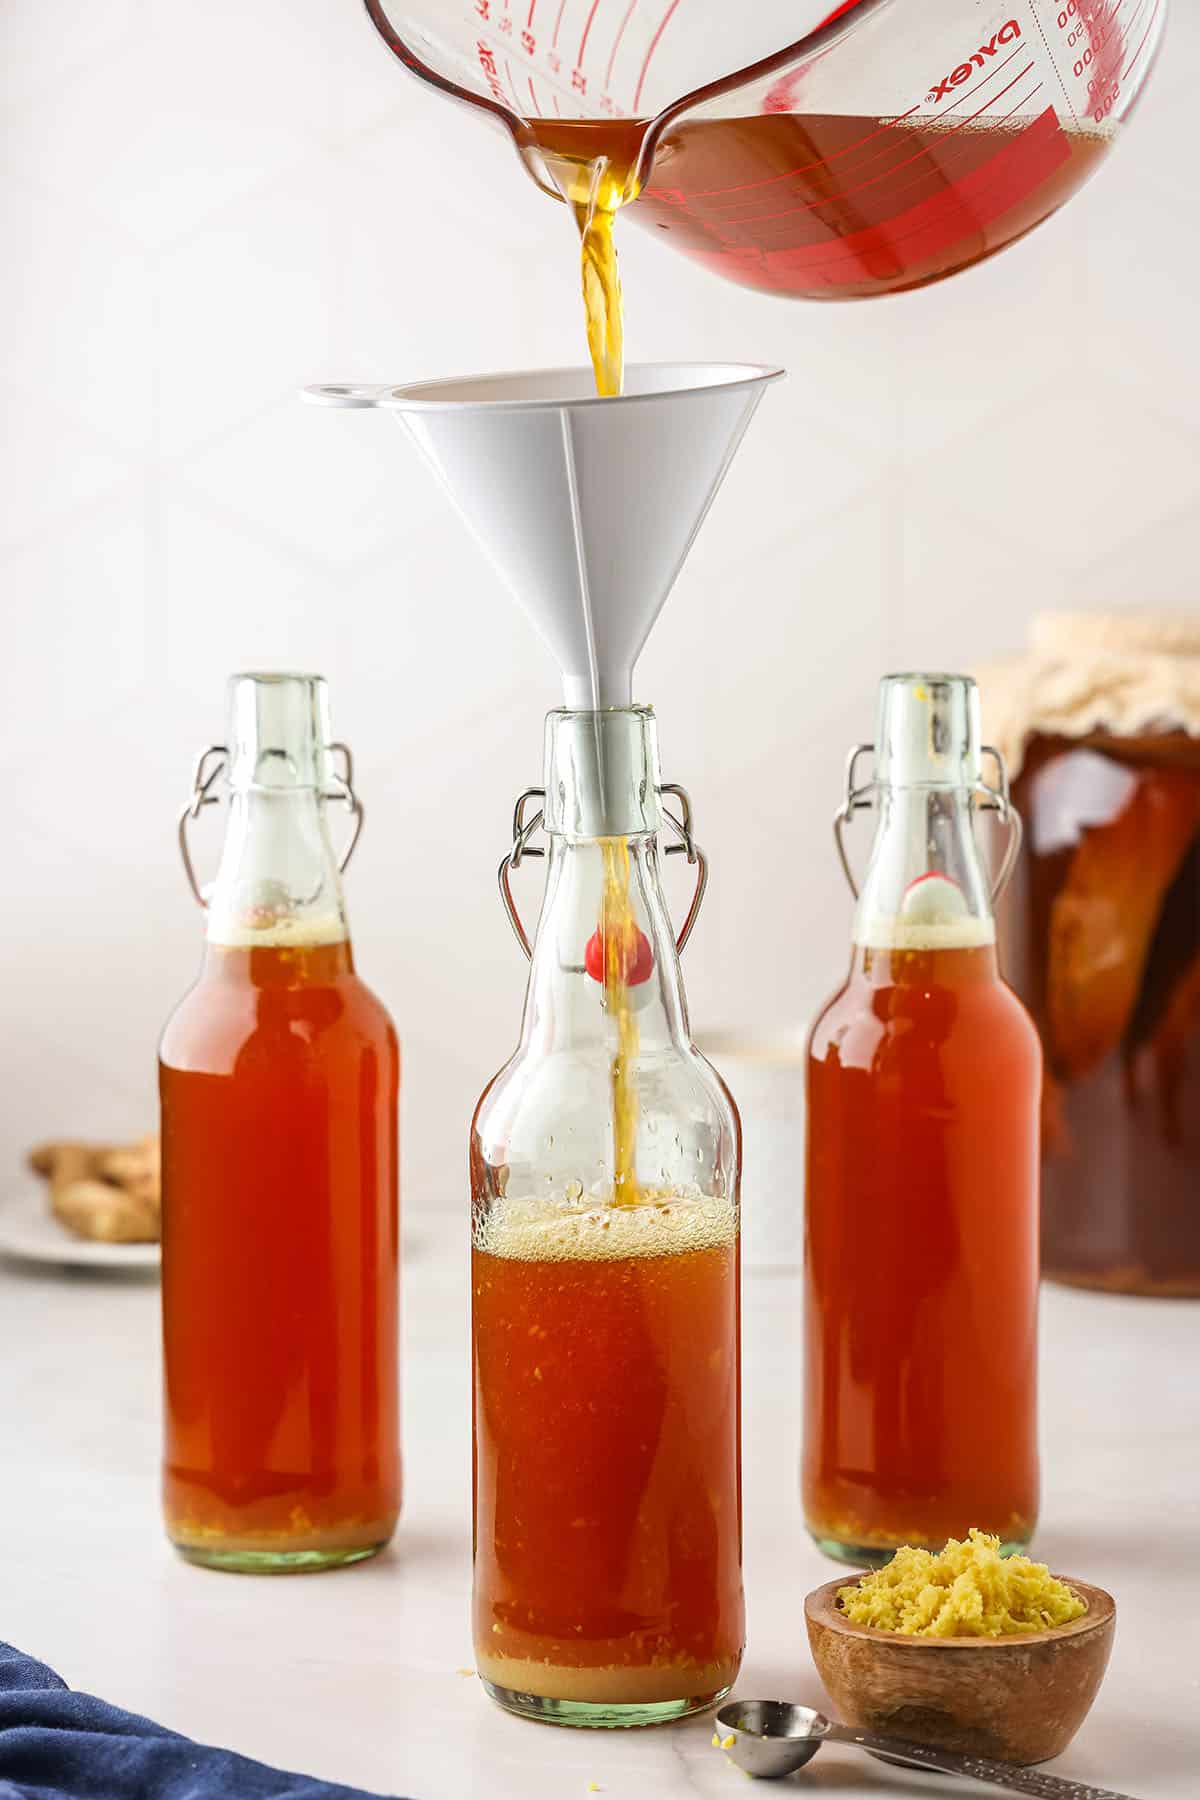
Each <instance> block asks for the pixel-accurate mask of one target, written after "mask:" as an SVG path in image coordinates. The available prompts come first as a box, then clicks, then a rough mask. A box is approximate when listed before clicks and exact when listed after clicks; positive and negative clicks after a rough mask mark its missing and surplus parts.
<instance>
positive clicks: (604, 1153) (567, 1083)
mask: <svg viewBox="0 0 1200 1800" xmlns="http://www.w3.org/2000/svg"><path fill="white" fill-rule="evenodd" d="M630 373H631V379H630V383H629V387H630V390H631V391H630V393H629V394H627V396H626V397H625V398H623V399H614V400H605V401H601V400H598V399H596V397H595V395H594V393H593V392H592V391H591V382H590V377H589V374H588V373H587V372H586V371H583V370H578V371H567V372H563V371H541V372H535V373H532V374H528V375H514V376H493V377H484V378H481V379H478V380H465V381H450V382H434V383H427V384H422V385H420V386H417V387H413V388H405V389H373V390H371V389H355V388H345V387H343V388H335V389H324V390H318V391H317V393H316V395H315V397H316V398H318V399H321V400H324V401H325V402H327V403H330V404H335V405H343V406H345V405H351V406H354V405H359V406H362V405H367V406H372V405H377V406H382V407H385V408H387V409H389V410H392V411H394V412H395V413H396V415H397V417H398V418H399V419H400V420H401V421H402V423H403V424H404V425H405V427H406V429H407V430H408V432H409V434H410V435H411V436H412V437H413V439H414V440H415V441H416V442H417V443H418V444H419V446H420V447H421V449H422V450H423V452H424V453H425V454H426V456H427V457H428V459H429V461H430V463H431V465H432V466H433V468H434V469H435V470H436V471H437V473H438V475H439V477H440V479H441V480H442V482H443V484H444V485H445V487H446V489H447V491H448V492H449V494H450V496H451V498H452V499H453V500H454V501H455V503H456V504H457V506H458V507H459V510H460V511H461V513H462V515H463V518H464V520H465V521H466V522H467V523H468V524H469V526H470V528H471V530H472V531H473V533H474V534H475V536H476V537H477V538H478V539H479V541H480V543H481V544H482V546H483V547H484V549H485V550H486V551H487V552H488V554H489V556H490V557H491V560H492V562H493V563H494V565H495V566H496V568H497V570H498V571H499V572H500V573H501V575H502V576H503V577H504V579H505V580H506V582H507V584H508V585H509V587H510V588H511V590H512V592H513V594H514V596H515V597H516V598H517V599H518V600H519V602H520V603H521V605H522V606H523V607H524V608H525V609H526V610H527V611H528V612H529V614H530V616H531V617H532V619H533V622H534V624H535V625H536V627H537V629H538V631H539V633H540V635H541V636H542V638H543V639H544V641H545V642H546V644H547V645H548V646H549V648H550V649H551V650H552V651H553V653H554V656H555V659H556V660H557V662H558V664H559V667H560V669H561V672H562V686H563V698H564V702H565V705H564V707H563V708H562V710H561V711H557V712H553V713H551V714H550V715H549V718H548V721H547V727H546V759H545V777H544V785H543V786H542V787H540V788H538V789H535V790H530V791H529V792H528V793H527V794H525V795H523V796H522V798H521V800H520V801H519V802H518V805H517V809H516V814H515V818H514V829H513V837H514V842H513V846H512V849H511V850H510V852H509V854H508V855H507V856H506V857H505V858H504V861H503V863H502V864H501V870H500V879H501V890H502V893H503V895H504V898H505V902H506V905H507V906H508V909H509V914H510V918H511V919H512V922H513V925H514V929H515V930H516V933H517V936H518V939H519V941H520V943H521V945H522V948H523V949H524V950H525V951H526V953H527V954H528V955H529V957H530V974H529V986H528V990H527V994H526V1001H525V1013H524V1022H523V1025H522V1031H521V1039H520V1043H519V1045H518V1048H517V1050H516V1052H515V1054H514V1055H513V1056H512V1058H511V1059H510V1060H509V1062H508V1063H506V1065H505V1066H504V1068H503V1069H502V1070H501V1071H500V1073H499V1074H498V1075H497V1076H496V1077H495V1079H494V1080H493V1081H492V1082H491V1083H490V1085H489V1086H488V1088H487V1089H486V1091H485V1092H484V1095H483V1097H482V1099H481V1100H480V1102H479V1105H478V1108H477V1110H476V1114H475V1118H474V1122H473V1125H472V1130H471V1144H470V1168H471V1238H472V1307H473V1331H472V1341H473V1360H474V1383H475V1386H474V1399H475V1406H474V1421H475V1457H474V1504H475V1546H476V1548H475V1598H474V1617H475V1657H476V1664H477V1667H478V1669H479V1672H480V1675H481V1677H482V1679H483V1681H484V1683H485V1685H486V1687H487V1689H488V1692H489V1693H490V1694H491V1695H492V1696H493V1697H494V1698H495V1699H496V1700H498V1701H499V1702H500V1703H501V1704H502V1705H504V1706H506V1707H507V1708H509V1709H510V1710H512V1711H514V1712H517V1713H522V1714H525V1715H527V1716H531V1717H536V1718H541V1719H553V1720H556V1721H558V1722H560V1723H568V1724H579V1725H597V1726H614V1725H637V1724H652V1723H657V1722H659V1721H662V1720H665V1719H671V1718H679V1717H682V1716H684V1715H686V1714H688V1713H690V1712H694V1711H696V1710H698V1709H700V1708H703V1707H705V1706H708V1705H710V1704H711V1703H712V1702H713V1701H714V1700H715V1699H716V1698H717V1697H719V1696H720V1695H722V1694H724V1693H726V1692H727V1691H728V1689H729V1688H730V1686H731V1685H732V1683H733V1681H734V1679H735V1677H736V1675H737V1671H738V1667H739V1664H740V1661H741V1654H742V1642H743V1636H744V1614H743V1600H742V1579H741V1493H740V1445H739V1407H740V1399H739V1394H740V1389H739V1324H738V1207H739V1184H740V1175H741V1132H740V1126H739V1122H738V1117H737V1112H736V1109H735V1107H734V1104H733V1102H732V1100H731V1099H730V1096H729V1094H728V1092H727V1090H726V1089H725V1087H724V1084H723V1083H722V1082H721V1080H720V1078H719V1076H718V1075H717V1074H716V1073H715V1071H714V1070H713V1069H712V1068H711V1067H710V1066H709V1064H708V1063H707V1062H705V1060H704V1058H703V1057H702V1056H701V1055H700V1054H699V1052H698V1051H697V1050H696V1048H695V1046H694V1045H693V1043H692V1041H691V1034H690V1029H689V1025H688V1017H687V1007H686V1002H685V1000H684V994H683V986H682V981H681V978H680V971H679V951H680V950H681V949H682V947H683V945H684V943H685V942H686V940H687V937H688V934H689V932H690V930H691V928H692V925H693V924H694V922H695V919H696V916H697V913H698V910H699V905H700V901H701V899H702V897H703V892H704V884H705V881H706V878H707V865H706V863H705V861H704V858H703V855H702V853H701V852H700V850H699V848H698V846H697V844H696V842H695V839H694V837H693V834H692V827H691V807H690V802H689V801H688V798H687V795H686V793H685V792H684V791H683V790H682V789H680V788H675V787H671V786H669V785H667V784H665V783H664V782H663V780H662V777H661V773H660V769H659V759H658V741H657V726H656V724H655V719H654V715H653V713H652V712H651V711H650V709H649V708H648V707H643V706H635V705H634V704H633V701H632V694H633V669H634V665H635V663H636V661H637V658H638V656H639V654H640V652H641V649H642V647H643V645H644V643H645V641H646V638H647V636H648V634H649V632H650V630H651V628H652V626H653V624H654V621H655V619H656V618H657V616H658V614H659V612H660V610H661V608H662V606H663V604H664V602H665V600H666V598H667V595H668V594H669V592H670V590H671V587H672V584H673V583H674V580H675V577H676V575H677V573H678V571H679V568H680V566H681V564H682V562H683V560H684V557H685V556H686V555H687V552H688V550H689V549H690V547H691V544H692V541H693V539H694V537H695V535H696V532H697V530H698V529H699V526H700V523H701V521H702V520H703V518H704V516H705V513H706V512H707V510H708V507H709V504H710V503H711V501H712V499H713V496H714V495H715V493H716V491H717V489H718V487H719V486H720V483H721V479H722V477H723V475H724V473H725V470H726V469H727V468H728V466H729V463H730V461H731V460H732V457H733V455H734V452H735V450H736V448H737V445H738V443H739V441H740V439H741V436H742V433H743V432H744V431H745V429H746V426H747V425H748V424H749V421H750V419H751V417H752V416H753V413H754V411H755V408H756V406H757V404H758V401H759V399H760V397H761V395H762V392H763V389H764V388H765V386H766V384H767V383H768V382H769V381H771V380H773V379H774V378H775V377H776V376H777V375H778V373H779V371H777V370H770V369H762V368H744V367H737V366H730V365H711V366H706V367H693V368H688V367H679V366H670V365H664V366H656V367H651V368H641V369H634V370H632V371H631V372H630ZM614 520H620V521H621V529H620V530H616V531H615V530H614V529H613V521H614ZM539 828H544V832H545V835H546V837H547V838H548V840H549V855H548V861H547V874H546V886H545V893H544V897H543V903H542V911H541V918H540V922H539V925H538V929H537V932H536V936H535V939H534V942H533V943H532V944H531V943H530V941H529V939H528V937H527V936H526V933H525V929H524V926H523V925H522V924H521V921H520V917H519V914H518V912H517V909H516V904H515V901H514V899H513V888H512V880H511V877H512V873H513V871H514V870H515V869H516V868H517V867H518V866H519V865H520V864H521V863H522V862H523V861H524V860H525V858H527V857H529V856H541V855H543V854H544V852H543V851H542V849H541V847H540V844H539V842H538V840H537V833H538V830H539ZM663 830H666V831H667V832H669V833H670V842H668V844H667V845H666V852H667V854H670V852H671V850H672V849H677V850H678V851H680V852H681V853H682V854H685V855H686V857H687V860H688V862H689V864H690V865H691V866H692V867H693V868H694V869H695V870H696V874H697V882H696V890H695V897H694V899H693V903H692V907H691V910H690V912H689V913H688V915H687V918H686V920H685V922H684V925H683V928H682V930H681V931H680V933H679V936H678V941H677V940H676V935H675V932H674V930H673V928H672V925H671V922H670V918H669V915H668V911H667V906H666V901H665V899H664V896H663V891H662V887H661V884H660V879H659V863H660V843H659V839H660V833H661V832H662V831H663Z"/></svg>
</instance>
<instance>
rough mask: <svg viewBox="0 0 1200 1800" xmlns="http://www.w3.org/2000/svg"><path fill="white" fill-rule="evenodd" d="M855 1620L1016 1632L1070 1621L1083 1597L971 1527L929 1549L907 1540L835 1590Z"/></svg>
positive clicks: (935, 1631)
mask: <svg viewBox="0 0 1200 1800" xmlns="http://www.w3.org/2000/svg"><path fill="white" fill-rule="evenodd" d="M838 1606H839V1607H840V1609H841V1611H842V1612H843V1613H844V1614H845V1616H846V1618H847V1619H848V1620H849V1621H850V1623H851V1624H853V1625H868V1626H870V1627H871V1628H872V1629H873V1630H875V1631H894V1632H898V1633H899V1634H900V1635H901V1636H904V1637H993V1638H996V1637H1016V1636H1018V1635H1019V1634H1020V1633H1022V1632H1030V1631H1049V1630H1052V1629H1053V1628H1054V1627H1055V1626H1057V1625H1069V1624H1071V1622H1072V1621H1073V1620H1075V1619H1080V1618H1082V1617H1083V1615H1084V1613H1086V1611H1087V1607H1086V1605H1085V1604H1084V1602H1083V1601H1082V1600H1081V1599H1080V1598H1079V1596H1078V1594H1075V1593H1073V1592H1072V1591H1071V1589H1070V1588H1069V1587H1068V1586H1067V1585H1066V1583H1065V1582H1062V1581H1059V1580H1058V1579H1057V1577H1055V1576H1054V1575H1051V1573H1050V1571H1049V1569H1048V1568H1047V1567H1046V1565H1045V1563H1035V1562H1031V1561H1030V1560H1029V1558H1028V1557H1027V1556H1009V1557H1002V1556H1001V1555H1000V1539H999V1538H995V1537H988V1536H987V1535H986V1533H984V1532H982V1531H975V1530H971V1531H970V1532H969V1533H968V1534H967V1537H966V1539H965V1540H964V1541H963V1542H961V1543H960V1542H959V1540H958V1539H957V1538H951V1539H950V1542H949V1543H948V1544H947V1545H946V1548H945V1549H944V1550H942V1551H940V1552H939V1553H938V1555H936V1556H935V1555H934V1554H933V1552H932V1551H930V1550H914V1549H912V1548H910V1547H909V1546H907V1545H906V1546H905V1548H904V1549H903V1550H897V1552H896V1554H895V1556H894V1557H893V1558H892V1560H891V1562H890V1563H888V1564H887V1565H886V1566H885V1567H884V1568H882V1569H878V1570H876V1572H875V1573H874V1574H873V1575H864V1576H863V1578H862V1580H861V1581H860V1582H857V1583H856V1584H855V1585H854V1586H853V1587H844V1588H839V1589H838Z"/></svg>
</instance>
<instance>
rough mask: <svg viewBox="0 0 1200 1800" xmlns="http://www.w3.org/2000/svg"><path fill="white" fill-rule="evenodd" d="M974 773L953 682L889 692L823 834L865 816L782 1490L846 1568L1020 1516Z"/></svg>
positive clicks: (1013, 1145)
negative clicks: (867, 824) (794, 1448)
mask: <svg viewBox="0 0 1200 1800" xmlns="http://www.w3.org/2000/svg"><path fill="white" fill-rule="evenodd" d="M987 754H989V755H992V754H994V753H992V752H988V753H987ZM983 756H984V751H983V750H982V748H981V745H980V730H979V699H978V694H977V692H976V689H975V684H974V683H973V682H972V681H969V680H968V679H966V678H965V677H962V676H942V675H924V676H922V675H896V676H889V677H888V678H887V679H886V680H885V681H884V683H883V687H882V695H881V708H880V724H879V736H878V745H877V747H875V778H874V781H873V783H872V784H871V785H870V787H869V788H868V789H865V790H859V789H856V788H855V785H854V774H853V768H852V772H851V780H850V793H849V794H848V796H847V803H846V808H845V810H844V812H843V815H842V818H841V819H840V820H839V834H840V826H841V824H842V823H844V822H845V821H846V820H847V819H848V818H849V817H850V814H851V813H852V812H853V811H854V810H855V809H857V808H858V807H861V806H862V805H864V804H867V803H870V804H873V805H874V807H875V809H876V813H877V826H876V834H875V842H874V848H873V850H872V854H871V860H870V864H869V867H868V871H867V875H866V879H865V882H864V884H863V889H862V893H861V896H860V898H859V902H858V909H857V913H856V916H855V925H854V944H853V949H852V953H851V963H850V973H849V977H848V979H847V981H846V983H845V985H844V986H843V987H842V988H841V989H840V990H839V991H838V993H837V994H836V995H835V996H834V998H833V999H832V1000H831V1001H830V1002H829V1004H828V1005H827V1006H826V1008H825V1010H824V1011H823V1012H822V1013H821V1015H820V1017H819V1018H818V1020H817V1022H816V1025H815V1026H814V1028H813V1031H812V1036H811V1039H810V1042H809V1052H808V1170H807V1207H806V1226H805V1371H804V1394H805V1423H804V1456H803V1488H804V1507H805V1514H806V1517H807V1522H808V1527H809V1530H810V1531H811V1533H812V1535H813V1537H814V1538H815V1540H816V1542H817V1543H818V1544H819V1545H820V1547H821V1548H822V1549H823V1550H825V1551H827V1552H828V1553H829V1554H830V1555H831V1556H835V1557H839V1558H841V1559H842V1560H844V1561H846V1562H853V1563H860V1564H862V1563H865V1564H877V1563H880V1562H883V1561H886V1560H887V1558H888V1557H889V1556H890V1555H891V1554H892V1552H893V1551H894V1550H895V1549H896V1548H897V1547H898V1546H899V1545H901V1544H914V1545H920V1546H925V1547H927V1548H931V1549H938V1548H941V1546H942V1545H943V1544H944V1543H945V1541H946V1539H947V1538H948V1537H963V1536H965V1534H966V1532H967V1531H968V1529H969V1528H970V1527H971V1526H978V1527H979V1528H980V1529H982V1530H984V1531H988V1532H994V1533H995V1534H996V1535H997V1536H998V1537H999V1538H1000V1539H1001V1542H1002V1543H1003V1544H1004V1545H1006V1546H1007V1547H1008V1548H1010V1549H1016V1548H1018V1547H1021V1546H1023V1545H1025V1544H1026V1543H1027V1542H1028V1541H1029V1539H1030V1537H1031V1536H1032V1533H1033V1528H1034V1522H1035V1519H1036V1516H1037V1506H1038V1454H1037V1297H1038V1159H1039V1152H1038V1129H1039V1124H1038V1120H1039V1102H1040V1094H1041V1076H1042V1064H1041V1052H1040V1048H1039V1043H1038V1038H1037V1033H1036V1031H1035V1029H1034V1026H1033V1024H1032V1021H1031V1020H1030V1018H1029V1016H1028V1015H1027V1013H1026V1012H1025V1009H1024V1008H1023V1006H1022V1005H1021V1004H1020V1002H1019V1001H1018V1000H1017V998H1016V996H1015V995H1014V994H1013V993H1012V991H1011V989H1010V988H1009V987H1008V986H1007V985H1006V984H1005V983H1004V981H1003V980H1002V979H1001V977H1000V971H999V968H998V966H997V960H996V943H995V926H994V923H993V916H992V895H991V892H990V884H989V879H988V876H987V874H986V872H985V869H984V865H983V861H982V858H981V856H980V852H979V849H978V846H977V844H976V836H975V831H976V814H977V811H978V810H979V808H980V805H981V804H982V805H983V806H984V807H989V808H993V809H995V810H998V811H1000V812H1001V813H1002V814H1003V815H1004V817H1005V820H1006V822H1008V823H1010V824H1011V826H1012V831H1013V839H1012V844H1013V848H1014V849H1015V845H1016V842H1017V833H1018V832H1019V822H1018V821H1017V820H1016V816H1015V814H1013V813H1012V810H1011V806H1010V804H1009V802H1008V797H1007V790H1006V785H1005V782H1004V779H1003V769H1002V768H1001V780H1000V785H999V788H998V789H992V788H988V787H985V786H984V782H983ZM997 760H998V759H997ZM856 764H857V759H856ZM839 841H840V835H839ZM1011 862H1012V857H1011V856H1010V858H1009V866H1011Z"/></svg>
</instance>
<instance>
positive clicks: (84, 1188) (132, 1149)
mask: <svg viewBox="0 0 1200 1800" xmlns="http://www.w3.org/2000/svg"><path fill="white" fill-rule="evenodd" d="M29 1166H30V1168H31V1169H33V1170H34V1172H35V1173H36V1174H38V1175H41V1176H43V1177H44V1178H46V1179H47V1180H48V1181H49V1183H50V1207H51V1210H52V1212H53V1213H54V1216H55V1218H56V1219H57V1220H58V1222H59V1224H60V1225H63V1226H65V1227H66V1229H67V1230H68V1231H71V1232H74V1234H75V1236H76V1237H81V1238H89V1239H91V1240H93V1241H94V1242H98V1243H106V1244H153V1243H157V1241H158V1238H159V1235H160V1228H161V1199H162V1194H161V1165H160V1160H159V1144H158V1139H157V1137H153V1136H151V1137H144V1138H141V1139H139V1141H138V1142H137V1143H136V1144H84V1143H77V1142H74V1141H64V1142H61V1143H52V1144H39V1145H38V1147H37V1148H36V1149H35V1150H32V1151H31V1152H30V1156H29Z"/></svg>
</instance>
